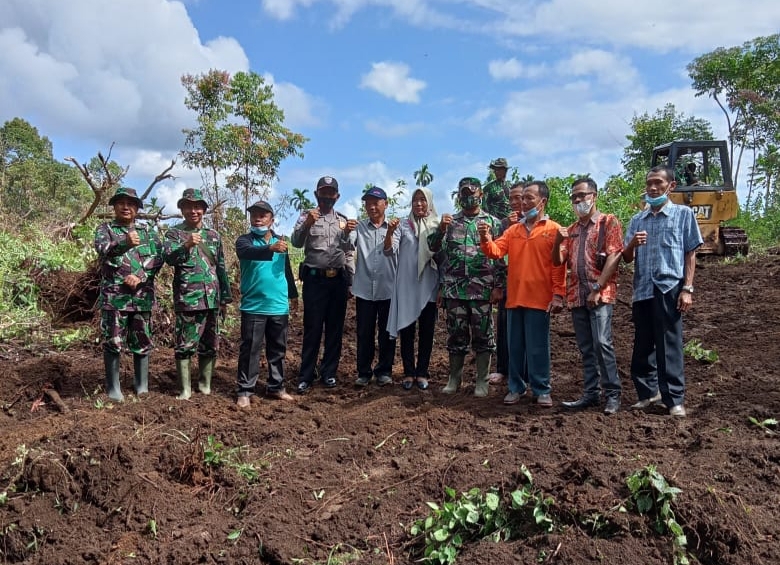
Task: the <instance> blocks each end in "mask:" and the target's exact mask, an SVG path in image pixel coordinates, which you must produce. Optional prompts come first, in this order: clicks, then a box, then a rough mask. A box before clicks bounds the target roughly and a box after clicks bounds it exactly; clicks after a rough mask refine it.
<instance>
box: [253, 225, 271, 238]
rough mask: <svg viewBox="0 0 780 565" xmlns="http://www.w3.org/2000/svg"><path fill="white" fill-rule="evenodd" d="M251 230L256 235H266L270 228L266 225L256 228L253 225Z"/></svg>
mask: <svg viewBox="0 0 780 565" xmlns="http://www.w3.org/2000/svg"><path fill="white" fill-rule="evenodd" d="M249 231H251V232H252V233H253V234H255V235H259V236H264V235H265V234H267V233H268V228H266V227H263V228H256V227H255V226H252V227H251V228H249Z"/></svg>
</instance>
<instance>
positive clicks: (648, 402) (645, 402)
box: [631, 392, 661, 410]
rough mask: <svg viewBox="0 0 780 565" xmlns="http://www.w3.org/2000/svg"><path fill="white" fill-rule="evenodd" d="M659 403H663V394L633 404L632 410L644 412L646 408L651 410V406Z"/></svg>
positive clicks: (658, 393)
mask: <svg viewBox="0 0 780 565" xmlns="http://www.w3.org/2000/svg"><path fill="white" fill-rule="evenodd" d="M659 402H661V393H660V392H656V393H655V396H652V397H651V398H645V399H644V400H640V401H639V402H637V403H636V404H632V405H631V410H644V409H645V408H649V407H650V405H651V404H657V403H659Z"/></svg>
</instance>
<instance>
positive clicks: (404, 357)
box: [398, 302, 438, 379]
mask: <svg viewBox="0 0 780 565" xmlns="http://www.w3.org/2000/svg"><path fill="white" fill-rule="evenodd" d="M437 313H438V312H437V308H436V303H435V302H429V303H428V304H426V305H425V308H423V310H422V312H420V316H419V317H418V318H417V321H416V322H412V323H411V324H409V325H408V326H406V327H405V328H404V329H402V330H400V331H399V332H398V337H399V338H400V339H401V361H403V364H404V376H405V377H422V378H425V379H427V378H428V367H429V366H430V364H431V352H432V351H433V332H434V330H435V329H436V315H437ZM415 333H416V334H417V362H416V363H415V360H414V336H415Z"/></svg>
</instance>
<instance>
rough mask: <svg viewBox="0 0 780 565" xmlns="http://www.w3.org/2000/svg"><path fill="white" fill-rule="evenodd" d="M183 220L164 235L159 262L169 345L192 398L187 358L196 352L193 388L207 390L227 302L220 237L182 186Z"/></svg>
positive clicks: (184, 395)
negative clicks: (167, 302) (168, 292)
mask: <svg viewBox="0 0 780 565" xmlns="http://www.w3.org/2000/svg"><path fill="white" fill-rule="evenodd" d="M176 205H177V206H178V207H179V210H181V214H182V216H183V217H184V222H182V223H180V224H177V225H175V226H173V227H172V228H171V229H169V230H168V232H167V233H166V234H165V262H166V263H168V264H169V265H170V266H172V267H173V309H174V311H175V312H176V330H175V334H176V341H175V344H174V347H173V351H174V356H175V358H176V372H177V374H178V376H179V385H180V387H181V392H180V393H179V395H178V396H177V397H176V398H178V399H179V400H187V399H188V398H190V397H191V396H192V384H191V380H190V371H191V368H192V367H191V359H192V357H193V356H194V355H195V353H196V352H197V354H198V370H199V371H200V379H199V380H198V390H199V391H200V392H202V393H203V394H210V393H211V377H212V375H213V374H214V364H215V362H216V358H217V350H218V349H219V321H220V317H224V313H225V306H227V305H228V304H230V303H231V302H232V301H233V298H232V297H231V295H230V280H229V279H228V274H227V270H226V269H225V255H224V253H223V251H222V238H221V237H220V235H219V233H217V231H216V230H212V229H209V228H206V227H204V226H203V216H204V215H205V214H206V210H208V205H207V204H206V201H205V200H204V199H203V193H202V192H201V191H200V190H197V189H194V188H187V189H185V190H184V192H183V193H182V197H181V198H180V199H179V201H178V202H177V204H176Z"/></svg>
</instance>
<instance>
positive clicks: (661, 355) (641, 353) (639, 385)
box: [631, 282, 685, 408]
mask: <svg viewBox="0 0 780 565" xmlns="http://www.w3.org/2000/svg"><path fill="white" fill-rule="evenodd" d="M681 290H682V282H680V284H678V285H677V286H676V287H675V288H673V289H672V290H670V291H669V292H667V293H666V294H664V293H662V292H661V291H660V290H658V287H654V289H653V298H651V299H649V300H640V301H637V302H634V304H633V306H632V317H633V319H634V353H633V355H632V356H631V379H632V380H633V381H634V387H636V394H637V396H638V397H639V400H645V399H647V398H651V397H653V396H654V395H655V394H656V393H657V392H660V393H661V399H662V400H663V403H664V404H665V405H666V407H667V408H671V407H672V406H675V405H677V404H682V403H683V401H684V400H685V375H684V374H683V336H682V314H681V313H680V311H679V310H678V309H677V300H678V298H679V296H680V291H681Z"/></svg>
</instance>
